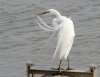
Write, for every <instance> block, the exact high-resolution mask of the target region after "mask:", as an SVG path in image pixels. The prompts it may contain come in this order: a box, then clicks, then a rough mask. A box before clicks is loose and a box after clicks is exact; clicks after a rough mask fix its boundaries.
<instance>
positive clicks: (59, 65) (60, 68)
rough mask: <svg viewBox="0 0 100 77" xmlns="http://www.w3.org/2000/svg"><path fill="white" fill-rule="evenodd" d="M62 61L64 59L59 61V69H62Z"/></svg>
mask: <svg viewBox="0 0 100 77" xmlns="http://www.w3.org/2000/svg"><path fill="white" fill-rule="evenodd" d="M61 62H62V59H61V60H60V63H59V67H58V70H60V69H61V67H60V66H61Z"/></svg>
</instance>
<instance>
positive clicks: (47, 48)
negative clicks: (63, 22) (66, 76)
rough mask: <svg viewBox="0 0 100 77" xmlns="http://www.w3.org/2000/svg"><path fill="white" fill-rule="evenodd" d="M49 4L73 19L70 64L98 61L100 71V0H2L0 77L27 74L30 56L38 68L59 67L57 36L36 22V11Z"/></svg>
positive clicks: (82, 65) (79, 65)
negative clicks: (56, 56) (56, 55)
mask: <svg viewBox="0 0 100 77" xmlns="http://www.w3.org/2000/svg"><path fill="white" fill-rule="evenodd" d="M50 8H54V9H57V10H58V11H59V12H60V13H61V14H62V15H65V16H68V17H70V16H71V18H72V20H73V22H74V25H75V32H76V37H75V40H74V45H73V47H72V50H71V53H70V64H71V67H72V68H75V69H88V68H89V66H90V65H91V64H96V65H97V69H98V75H100V72H99V70H100V0H0V77H26V66H25V65H26V62H27V60H31V61H32V62H33V63H34V64H35V65H36V67H37V68H41V69H44V68H45V69H49V68H51V67H55V68H57V66H58V63H59V61H58V58H56V59H55V61H53V62H52V56H53V53H54V50H55V47H56V37H55V36H51V35H52V32H45V31H43V30H41V29H40V27H39V26H38V25H37V24H36V19H37V18H36V13H39V12H40V11H44V10H47V9H50ZM45 17H46V16H45ZM47 22H48V23H49V24H50V23H51V21H50V22H49V21H48V20H47ZM50 37H52V38H51V40H50V41H49V42H48V43H47V41H48V39H49V38H50ZM66 66H67V63H66V62H65V61H63V63H62V67H64V68H65V67H66Z"/></svg>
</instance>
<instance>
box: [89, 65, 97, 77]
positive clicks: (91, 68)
mask: <svg viewBox="0 0 100 77" xmlns="http://www.w3.org/2000/svg"><path fill="white" fill-rule="evenodd" d="M90 72H92V73H93V76H92V77H97V68H96V65H94V64H92V65H91V66H90Z"/></svg>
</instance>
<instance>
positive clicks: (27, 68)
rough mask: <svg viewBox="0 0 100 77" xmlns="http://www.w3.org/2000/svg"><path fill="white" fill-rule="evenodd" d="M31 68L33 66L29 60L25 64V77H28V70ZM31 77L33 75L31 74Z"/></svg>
mask: <svg viewBox="0 0 100 77" xmlns="http://www.w3.org/2000/svg"><path fill="white" fill-rule="evenodd" d="M32 67H33V64H32V62H31V61H30V60H29V61H28V62H27V63H26V71H27V77H30V72H29V70H30V69H31V68H32ZM32 77H33V73H32Z"/></svg>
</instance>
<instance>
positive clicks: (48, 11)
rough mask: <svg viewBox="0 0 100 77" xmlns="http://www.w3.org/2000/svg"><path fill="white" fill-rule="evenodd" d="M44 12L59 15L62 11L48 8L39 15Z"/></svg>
mask: <svg viewBox="0 0 100 77" xmlns="http://www.w3.org/2000/svg"><path fill="white" fill-rule="evenodd" d="M44 14H51V15H58V14H60V13H59V12H58V11H57V10H55V9H49V10H47V11H45V12H41V13H39V14H38V15H44Z"/></svg>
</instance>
